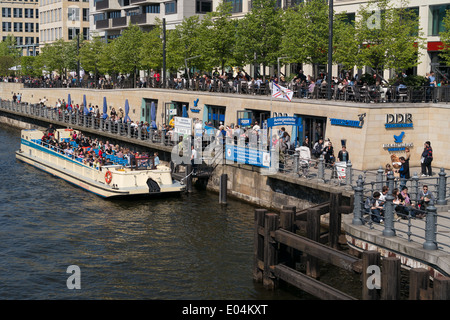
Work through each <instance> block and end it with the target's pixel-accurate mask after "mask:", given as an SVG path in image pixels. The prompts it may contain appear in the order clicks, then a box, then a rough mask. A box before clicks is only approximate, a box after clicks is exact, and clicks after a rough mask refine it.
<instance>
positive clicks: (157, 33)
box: [140, 21, 167, 70]
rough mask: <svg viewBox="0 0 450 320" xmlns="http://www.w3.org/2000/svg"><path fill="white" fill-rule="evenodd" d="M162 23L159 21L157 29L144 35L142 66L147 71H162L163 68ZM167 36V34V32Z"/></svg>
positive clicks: (141, 53) (154, 28)
mask: <svg viewBox="0 0 450 320" xmlns="http://www.w3.org/2000/svg"><path fill="white" fill-rule="evenodd" d="M162 33H163V31H162V27H161V22H160V21H157V24H156V26H155V27H153V28H152V30H150V31H149V32H145V33H144V34H143V39H142V49H141V52H140V55H141V63H142V66H143V67H144V68H145V69H147V70H150V69H157V70H159V69H162V66H163V39H162ZM166 34H167V32H166Z"/></svg>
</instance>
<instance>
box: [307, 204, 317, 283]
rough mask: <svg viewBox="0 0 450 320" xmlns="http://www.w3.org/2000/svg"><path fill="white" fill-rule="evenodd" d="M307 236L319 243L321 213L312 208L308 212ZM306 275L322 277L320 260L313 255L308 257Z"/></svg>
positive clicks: (315, 277)
mask: <svg viewBox="0 0 450 320" xmlns="http://www.w3.org/2000/svg"><path fill="white" fill-rule="evenodd" d="M306 236H307V237H308V239H311V240H313V241H316V242H319V239H320V212H319V211H318V210H317V209H316V208H310V209H308V211H307V226H306ZM306 274H307V275H308V276H310V277H312V278H314V279H318V278H319V277H320V268H319V259H317V258H316V257H314V256H311V255H308V256H307V260H306Z"/></svg>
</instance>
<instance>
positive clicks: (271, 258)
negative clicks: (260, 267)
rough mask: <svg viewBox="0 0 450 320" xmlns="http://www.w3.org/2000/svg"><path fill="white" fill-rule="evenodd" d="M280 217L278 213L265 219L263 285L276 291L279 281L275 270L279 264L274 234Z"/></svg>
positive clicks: (268, 215) (269, 214)
mask: <svg viewBox="0 0 450 320" xmlns="http://www.w3.org/2000/svg"><path fill="white" fill-rule="evenodd" d="M278 220H279V217H278V215H277V214H276V213H268V214H266V215H265V219H264V272H263V285H264V287H265V288H266V289H269V290H274V289H275V288H276V287H277V279H276V277H275V276H274V274H273V268H274V266H275V265H276V264H277V248H276V247H275V246H276V244H277V243H276V242H275V240H274V239H273V238H272V237H273V232H274V231H275V230H277V229H278V223H279V222H278Z"/></svg>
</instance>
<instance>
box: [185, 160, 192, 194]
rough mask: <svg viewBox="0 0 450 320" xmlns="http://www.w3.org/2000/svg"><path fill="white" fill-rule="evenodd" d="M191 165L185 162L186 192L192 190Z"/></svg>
mask: <svg viewBox="0 0 450 320" xmlns="http://www.w3.org/2000/svg"><path fill="white" fill-rule="evenodd" d="M191 172H192V165H191V164H187V165H186V172H185V174H186V191H187V192H192V174H191Z"/></svg>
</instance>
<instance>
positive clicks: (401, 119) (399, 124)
mask: <svg viewBox="0 0 450 320" xmlns="http://www.w3.org/2000/svg"><path fill="white" fill-rule="evenodd" d="M384 126H385V127H386V129H390V128H412V127H413V121H412V114H411V113H405V114H403V113H396V114H392V113H388V114H387V115H386V124H385V125H384Z"/></svg>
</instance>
